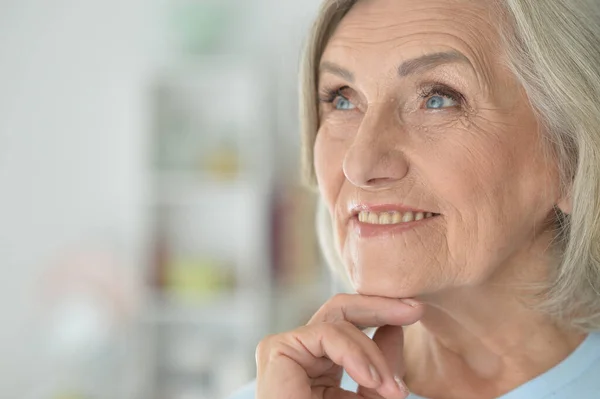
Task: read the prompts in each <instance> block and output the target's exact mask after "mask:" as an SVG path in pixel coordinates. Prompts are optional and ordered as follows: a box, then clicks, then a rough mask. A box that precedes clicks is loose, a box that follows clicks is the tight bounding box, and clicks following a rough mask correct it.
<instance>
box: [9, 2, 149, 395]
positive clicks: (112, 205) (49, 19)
mask: <svg viewBox="0 0 600 399" xmlns="http://www.w3.org/2000/svg"><path fill="white" fill-rule="evenodd" d="M149 11H150V10H149V7H148V5H147V3H145V2H144V1H143V0H139V1H138V0H132V1H122V0H102V1H95V0H58V1H46V0H18V1H8V2H0V265H1V269H0V270H1V273H2V274H1V275H0V368H1V369H2V370H3V372H2V374H1V375H0V396H2V397H7V396H6V395H7V394H8V392H7V389H11V388H9V387H15V386H21V385H20V384H19V385H15V384H16V383H17V382H18V380H17V379H16V378H17V377H18V376H16V375H15V373H16V372H20V373H27V372H29V371H33V370H30V369H25V364H26V363H27V361H28V360H29V358H27V357H26V355H31V353H29V352H30V351H29V352H28V350H29V349H31V342H28V337H30V336H31V335H32V334H31V331H28V329H29V328H31V324H30V320H29V319H30V318H31V317H33V313H32V306H33V305H34V301H35V298H36V291H38V288H39V287H38V285H37V284H38V282H39V279H40V278H41V276H42V272H43V271H44V270H46V269H47V268H48V267H50V265H51V264H52V262H53V261H54V260H55V258H56V257H58V256H60V255H61V254H62V253H63V251H65V250H68V249H69V248H72V247H77V246H78V245H80V244H81V243H82V242H85V243H91V244H92V245H100V246H109V247H112V246H116V247H119V251H121V252H120V253H121V254H122V255H123V257H124V258H123V259H124V260H125V263H126V264H131V263H133V261H134V260H135V259H136V257H137V256H138V255H139V246H140V243H141V237H142V231H143V228H144V214H143V212H144V207H143V206H142V205H143V192H144V189H145V179H146V176H145V175H144V162H145V159H144V157H145V150H144V148H145V145H146V144H145V138H144V134H145V127H146V123H147V121H146V114H145V112H144V107H145V101H146V96H145V92H144V91H145V85H146V84H147V83H148V78H149V74H150V72H151V68H150V66H151V64H152V60H151V58H150V56H149V54H150V53H151V51H150V48H151V46H150V43H148V40H147V39H148V37H149V35H148V33H149V30H148V23H149V21H152V19H151V18H153V17H155V16H153V15H151V13H149ZM15 362H16V363H15ZM19 365H21V367H19ZM15 366H17V367H15ZM29 383H30V384H31V383H32V381H31V379H29ZM21 387H22V386H21ZM15 394H17V393H16V392H14V393H13V396H12V397H19V396H18V395H17V396H14V395H15Z"/></svg>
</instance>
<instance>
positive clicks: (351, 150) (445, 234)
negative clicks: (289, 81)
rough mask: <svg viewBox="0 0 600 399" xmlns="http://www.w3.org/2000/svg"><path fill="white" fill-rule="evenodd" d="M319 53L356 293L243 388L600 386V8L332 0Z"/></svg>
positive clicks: (335, 203) (324, 123) (509, 394)
mask: <svg viewBox="0 0 600 399" xmlns="http://www.w3.org/2000/svg"><path fill="white" fill-rule="evenodd" d="M303 65H304V68H303V74H302V86H303V94H302V105H303V114H302V115H303V123H304V127H303V129H304V133H303V134H304V144H305V160H306V161H307V163H306V165H307V173H308V177H309V178H311V181H313V182H314V183H315V184H316V186H317V187H318V190H319V193H320V197H321V199H322V202H323V204H324V205H323V206H324V211H323V213H322V215H320V216H321V220H320V230H321V231H320V232H321V239H322V243H323V244H324V249H325V250H326V252H327V253H328V257H329V261H330V262H331V263H332V264H334V265H336V267H339V270H341V271H342V273H343V275H344V276H345V277H347V281H348V282H349V284H350V287H351V289H352V291H353V292H354V294H352V295H350V294H348V295H338V296H335V297H334V298H333V299H332V300H330V301H329V302H328V303H326V304H325V305H324V306H323V307H322V308H321V309H320V310H319V311H318V312H317V313H316V315H315V316H314V317H313V318H312V320H311V321H310V322H309V323H308V324H307V325H306V326H303V327H301V328H298V329H297V330H294V331H290V332H286V333H283V334H277V335H273V336H270V337H267V338H266V339H264V340H263V341H262V342H261V343H260V345H259V347H258V349H257V366H258V378H257V381H256V383H255V384H253V385H251V386H249V387H247V388H246V389H245V390H242V391H240V392H239V393H238V394H237V395H235V396H234V398H236V399H251V398H256V399H317V398H318V399H353V398H386V399H396V398H397V399H400V398H406V397H409V398H411V399H416V398H431V399H487V398H489V399H491V398H503V399H542V398H548V399H549V398H553V399H598V398H600V333H599V332H598V331H600V3H598V2H597V0H496V1H493V0H429V1H422V0H360V1H352V0H327V1H325V3H324V5H323V7H322V9H321V11H320V15H319V17H318V20H317V22H316V24H315V26H314V28H313V30H312V34H311V37H310V41H309V43H308V48H307V52H306V55H305V60H304V64H303ZM337 265H339V266H337ZM365 327H375V328H376V330H375V332H374V334H370V335H369V334H365V332H364V329H365ZM348 377H349V378H348ZM354 384H356V385H358V386H357V387H356V386H355V385H354ZM409 392H411V393H409Z"/></svg>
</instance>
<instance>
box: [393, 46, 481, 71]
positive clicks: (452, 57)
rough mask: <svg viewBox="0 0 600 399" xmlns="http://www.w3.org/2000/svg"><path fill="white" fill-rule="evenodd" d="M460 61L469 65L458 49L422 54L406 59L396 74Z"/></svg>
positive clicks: (427, 69)
mask: <svg viewBox="0 0 600 399" xmlns="http://www.w3.org/2000/svg"><path fill="white" fill-rule="evenodd" d="M451 63H461V64H466V65H471V61H469V59H468V58H467V57H466V56H464V55H463V54H462V53H459V52H458V51H447V52H441V53H433V54H427V55H423V56H421V57H418V58H413V59H411V60H406V61H404V62H403V63H402V65H400V66H399V67H398V75H400V76H402V77H404V76H408V75H412V74H414V73H422V72H426V71H429V70H431V69H433V68H436V67H438V66H440V65H444V64H451Z"/></svg>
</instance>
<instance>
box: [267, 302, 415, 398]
mask: <svg viewBox="0 0 600 399" xmlns="http://www.w3.org/2000/svg"><path fill="white" fill-rule="evenodd" d="M422 315H423V306H422V305H420V304H418V303H417V302H416V301H412V300H400V299H392V298H383V297H374V296H363V295H346V294H340V295H336V296H334V297H333V298H332V299H330V300H329V301H328V302H326V303H325V305H323V306H322V307H321V309H319V311H318V312H317V313H316V314H315V315H314V316H313V317H312V318H311V320H310V321H309V322H308V324H307V325H306V326H303V327H301V328H298V329H296V330H293V331H289V332H285V333H282V334H275V335H271V336H268V337H266V338H265V339H264V340H262V341H261V342H260V344H259V345H258V348H257V350H256V363H257V367H258V375H257V387H256V399H283V398H285V399H359V398H360V399H367V398H368V399H376V398H377V399H380V398H385V399H404V398H406V397H407V396H408V390H407V389H406V386H405V385H404V384H403V382H402V381H401V379H400V378H401V377H402V376H403V374H404V369H403V368H404V366H403V363H402V348H403V331H402V326H403V325H408V324H412V323H415V322H416V321H417V320H419V319H420V318H421V316H422ZM359 327H380V328H378V330H377V332H376V333H375V336H374V337H373V339H372V340H371V339H370V338H369V337H368V336H367V335H366V334H364V333H363V332H362V331H361V330H360V329H359ZM343 370H346V372H347V373H348V375H349V376H350V377H352V379H353V380H354V381H356V382H357V383H358V384H359V389H358V392H357V393H353V392H349V391H345V390H343V389H341V388H340V382H341V377H342V372H343Z"/></svg>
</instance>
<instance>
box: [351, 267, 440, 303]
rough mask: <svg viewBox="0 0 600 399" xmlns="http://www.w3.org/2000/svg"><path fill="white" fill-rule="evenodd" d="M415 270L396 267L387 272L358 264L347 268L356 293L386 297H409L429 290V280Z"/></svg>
mask: <svg viewBox="0 0 600 399" xmlns="http://www.w3.org/2000/svg"><path fill="white" fill-rule="evenodd" d="M415 272H416V270H413V271H412V273H411V272H402V269H400V270H398V269H397V270H395V271H394V273H389V272H386V271H385V270H382V269H379V270H377V269H375V270H374V268H370V269H367V270H365V269H363V268H361V267H360V266H359V267H352V268H349V269H348V275H349V276H350V281H351V283H352V286H353V288H354V290H355V291H356V292H357V293H358V294H361V295H369V296H382V297H388V298H410V297H415V296H418V295H419V294H421V293H424V292H427V291H429V290H430V289H431V288H432V287H430V286H429V284H430V283H431V281H429V282H428V281H427V280H428V279H426V278H424V277H423V276H422V275H421V273H415Z"/></svg>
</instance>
